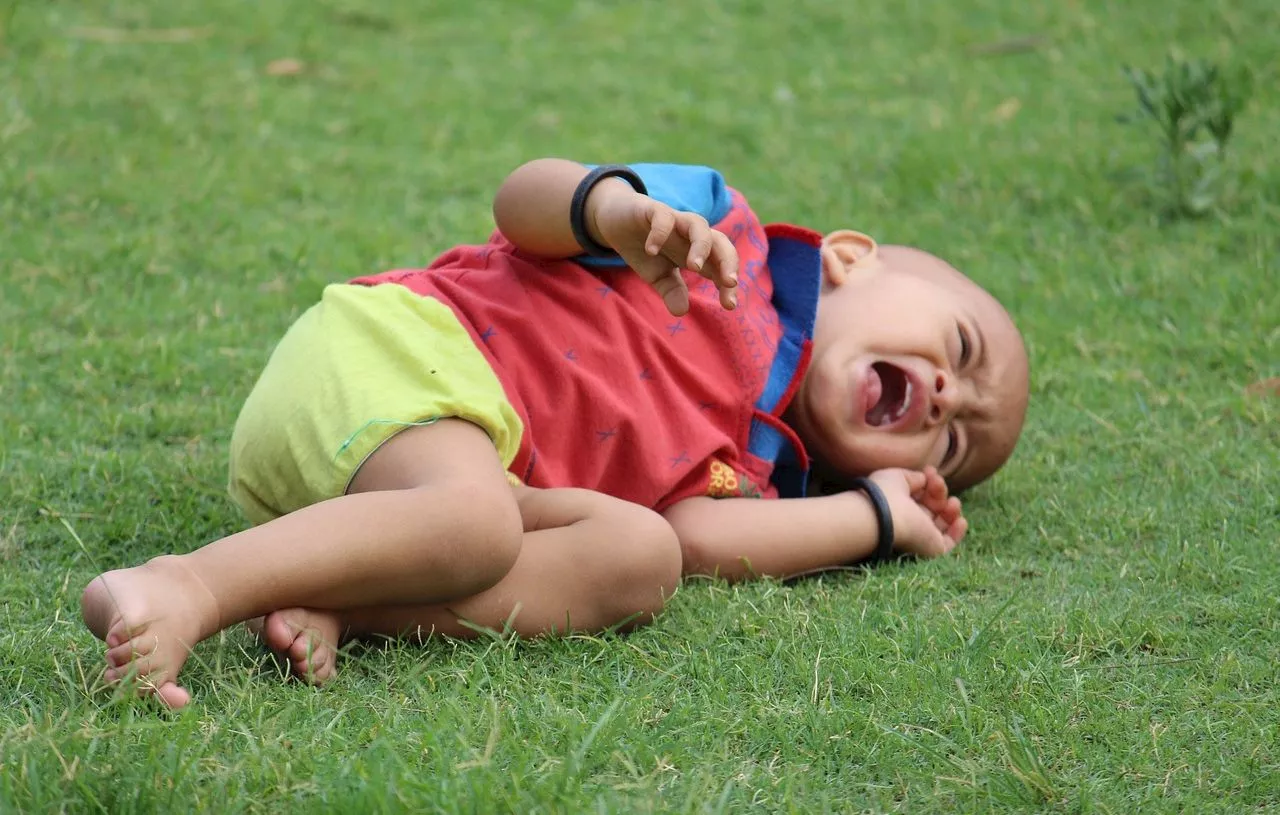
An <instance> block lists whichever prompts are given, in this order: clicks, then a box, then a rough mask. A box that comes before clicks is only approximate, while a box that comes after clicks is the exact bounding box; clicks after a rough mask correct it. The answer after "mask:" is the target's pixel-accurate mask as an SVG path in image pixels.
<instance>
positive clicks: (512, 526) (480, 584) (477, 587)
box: [429, 481, 524, 593]
mask: <svg viewBox="0 0 1280 815" xmlns="http://www.w3.org/2000/svg"><path fill="white" fill-rule="evenodd" d="M429 500H432V501H439V502H442V505H444V506H448V507H451V508H454V509H455V510H461V512H459V513H457V514H456V515H454V517H461V518H462V519H463V520H462V523H461V524H460V525H459V527H458V528H457V529H456V530H450V532H451V533H452V534H451V535H450V536H451V537H453V538H454V540H453V541H452V543H453V545H452V546H451V547H449V549H450V550H452V551H453V552H454V553H455V557H456V558H457V561H458V562H457V563H455V564H453V569H454V573H455V574H456V575H457V579H458V581H459V584H460V585H459V587H458V588H459V590H460V591H463V592H467V593H474V592H479V591H483V590H484V589H486V588H488V587H490V586H492V585H493V584H495V583H497V582H498V581H499V580H501V579H502V578H503V577H504V576H505V575H506V574H507V572H509V571H511V567H512V566H513V565H515V562H516V557H517V556H518V555H519V554H520V546H521V542H522V540H523V537H524V525H523V523H522V521H521V518H520V508H519V506H518V505H517V504H516V501H515V499H514V498H513V497H512V495H511V490H510V488H508V487H507V486H506V485H505V484H501V485H499V486H498V487H495V486H494V485H493V484H491V483H474V482H470V481H458V482H455V483H451V484H449V485H448V486H446V487H444V488H442V489H434V490H432V494H431V496H430V499H429ZM431 531H432V532H433V537H434V536H438V535H439V534H440V532H441V531H442V530H438V529H436V530H431Z"/></svg>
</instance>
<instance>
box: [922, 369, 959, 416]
mask: <svg viewBox="0 0 1280 815" xmlns="http://www.w3.org/2000/svg"><path fill="white" fill-rule="evenodd" d="M959 396H960V394H959V389H958V388H957V387H956V383H955V380H954V379H952V378H951V377H950V376H948V375H947V373H946V372H945V371H938V372H937V373H936V374H934V379H933V393H932V394H931V395H930V399H929V419H930V421H932V422H934V423H935V424H936V423H940V422H945V421H949V420H950V419H951V416H952V415H953V414H954V413H955V412H956V402H957V401H958V398H959Z"/></svg>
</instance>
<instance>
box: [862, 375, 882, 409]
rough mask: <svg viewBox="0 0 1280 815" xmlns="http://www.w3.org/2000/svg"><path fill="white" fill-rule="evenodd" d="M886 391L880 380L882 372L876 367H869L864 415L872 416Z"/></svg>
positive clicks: (863, 407)
mask: <svg viewBox="0 0 1280 815" xmlns="http://www.w3.org/2000/svg"><path fill="white" fill-rule="evenodd" d="M883 393H884V383H883V382H881V381H880V372H879V371H877V370H876V369H875V368H874V367H871V368H868V369H867V387H866V403H865V404H864V405H863V406H862V415H863V416H866V417H867V418H870V416H871V411H872V410H874V409H875V406H876V405H877V404H878V403H879V402H880V397H881V395H882V394H883Z"/></svg>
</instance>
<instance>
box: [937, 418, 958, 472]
mask: <svg viewBox="0 0 1280 815" xmlns="http://www.w3.org/2000/svg"><path fill="white" fill-rule="evenodd" d="M959 446H960V442H959V438H958V437H957V435H956V429H955V428H954V427H950V428H948V429H947V452H945V453H943V454H942V464H941V466H943V467H945V466H947V464H949V463H950V462H951V460H952V459H953V458H955V456H956V448H958V447H959Z"/></svg>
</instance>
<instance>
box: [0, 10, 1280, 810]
mask: <svg viewBox="0 0 1280 815" xmlns="http://www.w3.org/2000/svg"><path fill="white" fill-rule="evenodd" d="M1277 31H1280V6H1277V5H1276V4H1275V2H1274V0H1176V1H1174V2H1169V1H1167V0H1133V1H1132V2H1126V3H1121V2H1109V3H1107V2H1101V0H1075V1H1074V2H1058V3H1016V2H1007V0H956V2H943V0H936V1H935V2H928V0H906V2H890V0H874V2H862V3H837V2H830V1H829V0H795V1H794V2H791V3H767V2H762V0H722V2H718V3H706V4H704V3H658V2H643V0H635V1H633V2H627V3H623V2H617V3H611V2H605V1H604V0H597V1H596V2H591V1H590V0H578V1H577V2H569V0H539V2H536V3H534V2H517V0H506V2H478V1H477V2H470V3H463V2H458V3H446V2H439V1H438V2H421V3H408V2H400V3H393V2H378V0H319V1H318V2H317V1H315V0H312V1H311V2H303V1H302V0H288V2H285V1H284V0H281V2H272V3H262V4H258V3H248V2H232V1H231V0H200V1H199V2H198V1H197V0H168V2H161V0H145V1H142V0H135V1H134V2H128V3H126V2H116V1H115V0H106V1H105V2H104V1H100V2H88V1H87V0H22V2H16V1H15V0H0V366H2V367H0V406H2V407H0V473H2V474H0V608H2V609H3V616H2V618H0V812H4V813H7V812H46V811H57V810H66V811H73V812H79V811H111V812H117V811H118V812H179V811H183V810H186V809H189V808H200V809H209V810H216V811H219V812H234V811H255V812H267V811H273V812H278V811H282V810H284V811H287V810H292V809H298V810H303V809H306V810H309V811H310V810H315V811H332V812H365V811H370V812H373V811H400V810H411V811H418V810H424V811H442V812H499V811H518V812H534V811H541V812H579V811H602V812H645V811H681V812H684V811H688V812H721V811H746V810H748V809H757V808H758V809H761V810H771V811H791V812H797V813H811V812H820V811H864V810H867V811H901V812H912V813H921V812H954V811H957V810H964V811H978V812H982V811H989V810H991V809H1025V810H1034V811H1063V812H1113V813H1120V812H1254V811H1262V810H1270V809H1273V808H1280V691H1278V690H1277V672H1278V671H1280V668H1278V667H1277V666H1278V665H1280V610H1278V608H1277V595H1278V594H1280V558H1278V557H1277V554H1278V547H1277V541H1278V540H1280V503H1278V502H1280V452H1278V451H1280V395H1277V394H1276V393H1275V392H1274V391H1271V392H1268V391H1266V389H1255V390H1258V391H1259V392H1258V393H1249V392H1247V391H1246V388H1247V387H1248V386H1249V385H1251V384H1252V383H1256V382H1259V381H1262V380H1267V379H1269V378H1273V377H1277V376H1280V291H1278V289H1280V227H1277V223H1280V150H1277V148H1276V146H1275V145H1276V140H1275V137H1276V134H1277V133H1280V107H1278V106H1277V103H1278V102H1280V81H1278V79H1280V76H1278V73H1280V72H1278V71H1277V63H1276V62H1275V53H1276V51H1275V38H1276V32H1277ZM1170 48H1175V49H1177V50H1179V51H1180V52H1182V53H1184V54H1186V55H1188V56H1196V57H1204V58H1209V59H1213V60H1218V61H1221V62H1223V63H1224V64H1232V65H1248V66H1250V67H1251V68H1252V69H1253V70H1254V71H1255V72H1256V73H1257V82H1256V88H1257V90H1256V93H1255V98H1254V100H1253V103H1252V105H1251V107H1250V108H1249V110H1248V112H1247V113H1246V114H1245V116H1244V117H1243V119H1242V121H1241V123H1240V130H1239V133H1238V141H1237V143H1236V145H1235V152H1234V154H1233V157H1232V159H1231V175H1232V176H1233V178H1234V179H1235V181H1236V188H1235V190H1234V191H1233V192H1231V193H1229V194H1228V195H1227V196H1226V198H1225V199H1224V201H1223V207H1222V210H1223V211H1222V213H1221V214H1219V215H1216V216H1214V217H1210V218H1206V219H1203V220H1199V221H1181V222H1172V223H1169V222H1163V221H1162V219H1161V218H1160V217H1159V212H1158V209H1157V207H1156V205H1155V204H1154V203H1153V201H1152V200H1151V197H1150V195H1149V193H1148V192H1147V191H1146V190H1145V189H1144V187H1143V185H1142V184H1141V183H1140V181H1139V180H1138V179H1137V177H1136V176H1135V171H1136V170H1143V171H1145V169H1146V168H1147V167H1149V166H1153V165H1154V163H1155V160H1156V156H1157V152H1156V149H1157V144H1156V141H1155V139H1154V138H1152V136H1151V135H1150V134H1149V133H1148V132H1147V131H1145V130H1141V129H1138V128H1135V127H1133V126H1128V125H1124V124H1122V123H1119V122H1118V121H1117V115H1118V114H1122V113H1126V112H1128V111H1129V110H1131V109H1132V107H1133V94H1132V91H1131V89H1130V88H1129V86H1128V85H1127V84H1126V82H1125V80H1124V78H1123V76H1122V74H1121V68H1122V66H1123V65H1125V64H1126V63H1132V64H1136V65H1141V66H1150V67H1158V66H1160V65H1161V64H1162V62H1163V60H1164V57H1165V54H1166V53H1167V52H1168V50H1169V49H1170ZM281 60H296V61H297V62H296V63H282V62H280V61H281ZM542 155H564V156H569V157H574V158H579V159H581V160H584V161H615V160H620V161H627V160H667V161H681V162H693V163H709V164H713V165H715V166H717V167H718V168H720V169H721V170H723V171H724V172H725V174H726V175H727V177H728V178H729V179H730V182H731V183H732V184H734V185H735V186H737V187H739V188H740V189H742V190H744V191H745V192H746V193H747V195H748V196H749V197H750V198H751V200H752V202H753V203H754V204H755V206H756V208H757V209H758V211H759V212H760V213H761V215H762V217H764V218H766V219H771V220H792V221H796V222H801V223H805V224H809V225H812V226H813V227H815V228H818V229H832V228H836V227H841V226H851V227H856V228H859V229H861V230H864V231H867V232H871V233H873V234H875V235H877V236H878V237H879V238H880V239H882V240H884V241H892V242H902V243H913V244H918V245H921V246H924V247H927V248H929V249H931V250H933V251H936V252H938V253H940V254H942V255H943V256H945V257H947V258H949V259H951V260H952V261H954V262H955V263H956V264H957V265H959V266H960V267H961V268H963V269H965V270H966V271H968V272H969V273H970V274H971V275H973V276H974V277H976V278H977V279H978V280H979V281H980V282H982V283H983V284H985V285H987V286H988V287H989V288H990V289H992V290H993V291H994V292H995V293H996V294H997V295H998V296H1000V297H1001V298H1002V299H1003V300H1004V301H1005V302H1006V304H1007V305H1008V306H1009V308H1010V310H1011V311H1012V312H1013V313H1014V314H1015V317H1016V318H1017V319H1018V321H1019V322H1020V324H1021V325H1022V326H1023V328H1024V330H1025V332H1026V334H1027V338H1028V342H1029V346H1030V349H1031V352H1032V364H1033V394H1032V408H1031V412H1030V417H1029V420H1028V426H1027V431H1026V434H1025V437H1024V440H1023V444H1022V446H1021V448H1020V450H1019V452H1018V454H1017V455H1016V457H1015V459H1014V460H1013V461H1012V462H1011V464H1010V465H1009V466H1008V467H1007V469H1006V470H1005V471H1004V472H1003V473H1002V474H1001V475H1000V476H999V477H997V478H996V479H995V480H994V481H992V482H990V483H988V484H986V485H984V486H982V487H980V488H978V489H977V490H975V491H973V492H972V493H971V494H970V495H969V496H968V499H967V506H968V511H969V517H970V519H971V522H972V524H973V531H972V533H971V534H970V536H969V538H967V539H966V541H965V542H964V545H963V547H962V550H961V554H960V555H959V556H957V557H952V558H948V559H945V560H942V561H935V562H928V563H915V564H898V565H893V566H888V567H885V568H880V569H877V570H875V571H873V572H871V573H869V574H864V573H861V572H848V573H836V574H832V575H828V576H825V577H822V578H819V579H812V580H807V581H803V582H800V583H797V584H794V585H783V584H779V583H758V584H751V585H744V586H728V585H725V584H723V583H717V582H713V581H695V582H690V583H688V584H686V585H685V586H684V587H683V588H682V589H681V590H680V591H679V593H678V594H677V596H676V597H675V598H674V600H673V601H672V603H671V605H670V607H669V610H668V611H667V612H666V613H665V614H664V615H663V616H662V617H661V618H659V619H658V620H657V622H656V623H655V624H654V625H652V626H650V627H648V628H646V629H644V630H642V631H639V632H637V633H635V634H633V635H629V636H626V637H600V638H592V637H579V638H574V639H570V640H562V641H544V642H532V643H521V642H512V641H509V640H505V639H503V638H501V637H497V636H494V637H493V638H491V639H482V640H479V641H474V642H466V643H459V642H452V641H434V642H431V643H428V644H427V645H426V646H422V647H418V646H410V645H393V646H390V647H386V648H363V649H357V650H356V651H354V652H353V653H352V654H351V655H350V657H349V658H348V659H347V660H346V661H345V662H344V663H343V666H342V673H341V676H340V677H339V679H338V680H337V681H336V682H335V683H334V684H333V685H332V686H330V687H328V688H326V689H324V690H320V691H317V690H314V689H311V688H307V687H303V686H300V685H298V684H296V683H290V682H284V681H281V678H280V672H279V669H278V668H277V667H275V666H274V665H273V664H272V663H270V662H269V661H267V660H266V659H264V657H263V655H262V653H261V652H260V651H259V650H258V649H257V648H256V647H255V646H254V645H253V643H252V642H251V640H250V639H249V637H248V636H247V635H245V634H243V633H242V632H239V631H237V632H233V633H228V634H225V635H223V636H221V637H219V638H216V639H214V640H211V641H209V642H207V643H205V644H204V645H202V646H201V647H200V648H199V649H198V650H197V651H196V654H195V656H194V658H193V661H192V662H191V663H189V665H188V669H187V672H186V674H185V676H186V679H187V681H188V683H189V685H190V687H191V688H192V690H193V692H194V693H195V695H196V700H197V704H195V705H193V706H192V707H191V708H189V709H188V710H186V711H183V712H181V713H179V714H165V713H162V712H159V711H157V710H156V709H155V707H154V706H153V705H151V704H150V703H147V702H137V701H133V700H129V699H119V698H115V697H113V696H112V694H111V693H110V692H109V691H106V690H104V689H103V688H102V687H101V683H100V679H99V674H100V670H101V660H102V656H101V651H102V648H101V646H100V644H99V643H98V642H97V641H96V640H94V639H93V637H92V636H91V635H90V634H89V633H88V631H87V630H85V629H84V627H83V626H82V624H81V623H80V621H79V594H80V590H81V588H82V587H83V585H84V584H85V583H86V582H87V581H88V580H89V579H90V578H91V577H92V576H93V575H94V574H96V573H97V572H98V571H100V570H102V569H105V568H110V567H115V566H120V565H125V564H133V563H135V562H138V561H140V560H143V559H146V558H148V557H151V556H153V555H156V554H159V553H162V552H169V551H185V550H187V549H190V548H193V547H196V546H198V545H200V544H202V543H204V542H207V541H209V540H211V539H213V538H215V537H218V536H220V535H223V534H226V533H227V532H229V531H233V530H235V529H237V528H239V526H240V525H241V523H242V522H241V520H240V519H239V517H238V516H237V513H236V511H235V509H234V508H233V506H232V505H231V503H230V502H229V500H228V499H227V498H226V497H225V494H224V491H223V480H224V472H225V460H226V454H227V442H228V438H229V435H230V431H231V427H232V423H233V421H234V419H235V415H236V412H237V410H238V407H239V405H240V403H241V401H242V399H243V398H244V397H245V395H246V394H247V392H248V389H249V387H250V386H251V385H252V383H253V381H254V379H255V377H256V375H257V373H258V371H259V370H260V367H261V366H262V365H263V363H264V362H265V360H266V358H267V355H268V354H269V352H270V350H271V348H272V345H273V343H274V342H275V341H276V340H277V339H278V338H279V336H280V335H281V334H282V332H283V331H284V329H285V328H286V326H288V324H289V323H290V322H291V320H292V319H293V318H295V317H296V316H297V315H298V314H299V313H300V312H301V310H302V309H304V308H305V307H306V306H308V305H309V304H310V303H312V302H313V301H314V300H316V299H317V297H318V295H319V293H320V290H321V288H322V287H323V286H324V285H325V284H326V283H327V282H331V281H337V280H343V279H346V278H349V277H352V276H355V275H357V274H361V273H366V272H373V271H380V270H382V269H385V268H391V267H393V266H404V265H423V264H425V263H426V262H428V261H429V260H430V259H431V258H432V257H433V256H434V255H435V253H437V252H438V251H439V250H441V249H443V248H445V247H446V246H448V245H449V244H451V243H454V242H461V241H472V240H478V239H482V238H483V237H484V235H485V234H486V233H487V230H488V229H489V226H490V223H491V221H490V214H489V204H490V201H491V196H492V193H493V191H494V189H495V187H496V185H497V184H498V183H499V181H500V180H501V179H502V178H503V176H504V175H505V174H506V173H507V172H508V171H509V170H510V169H511V168H513V167H514V166H515V165H516V164H518V163H519V162H521V161H523V160H525V159H529V158H533V157H537V156H542ZM778 545H779V546H785V545H786V541H779V542H778Z"/></svg>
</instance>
